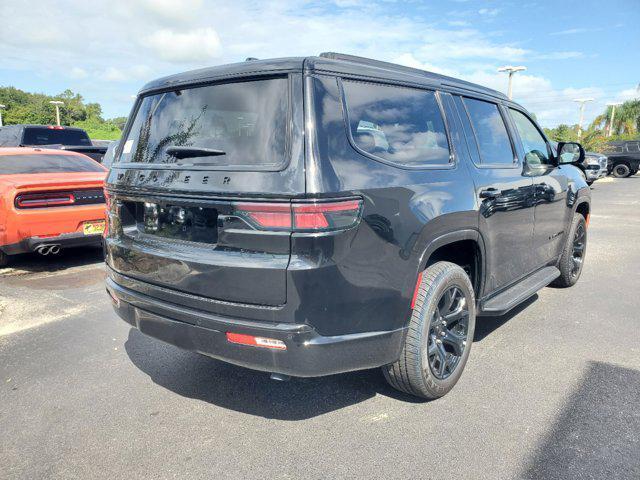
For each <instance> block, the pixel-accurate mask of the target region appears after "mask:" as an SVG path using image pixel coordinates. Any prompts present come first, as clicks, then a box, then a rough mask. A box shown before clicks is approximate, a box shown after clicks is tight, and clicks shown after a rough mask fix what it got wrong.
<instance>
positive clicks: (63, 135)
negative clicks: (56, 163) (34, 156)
mask: <svg viewBox="0 0 640 480" xmlns="http://www.w3.org/2000/svg"><path fill="white" fill-rule="evenodd" d="M58 144H59V145H85V146H91V140H89V137H88V135H87V133H86V132H84V131H82V130H67V129H61V130H60V129H56V128H48V127H27V128H25V129H24V134H23V135H22V145H58Z"/></svg>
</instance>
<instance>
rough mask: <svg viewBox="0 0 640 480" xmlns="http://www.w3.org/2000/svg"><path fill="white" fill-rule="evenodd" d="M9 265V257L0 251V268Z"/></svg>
mask: <svg viewBox="0 0 640 480" xmlns="http://www.w3.org/2000/svg"><path fill="white" fill-rule="evenodd" d="M8 263H9V255H7V254H6V253H4V252H3V251H1V250H0V267H4V266H6V265H7V264H8Z"/></svg>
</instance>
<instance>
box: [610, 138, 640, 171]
mask: <svg viewBox="0 0 640 480" xmlns="http://www.w3.org/2000/svg"><path fill="white" fill-rule="evenodd" d="M605 151H606V154H607V157H608V169H609V173H613V176H614V177H617V178H625V177H630V176H631V175H635V174H636V173H638V169H640V141H638V140H627V141H621V142H610V143H609V144H607V147H606V149H605Z"/></svg>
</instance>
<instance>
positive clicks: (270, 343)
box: [227, 332, 287, 350]
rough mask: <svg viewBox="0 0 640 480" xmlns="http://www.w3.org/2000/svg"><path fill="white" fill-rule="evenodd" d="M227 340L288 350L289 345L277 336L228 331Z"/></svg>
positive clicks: (240, 343)
mask: <svg viewBox="0 0 640 480" xmlns="http://www.w3.org/2000/svg"><path fill="white" fill-rule="evenodd" d="M227 341H228V342H229V343H237V344H239V345H250V346H252V347H262V348H271V349H274V350H286V349H287V346H286V345H285V343H284V342H283V341H282V340H277V339H275V338H265V337H254V336H253V335H244V334H242V333H232V332H227Z"/></svg>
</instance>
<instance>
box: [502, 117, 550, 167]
mask: <svg viewBox="0 0 640 480" xmlns="http://www.w3.org/2000/svg"><path fill="white" fill-rule="evenodd" d="M509 112H511V118H512V119H513V123H514V124H515V126H516V130H517V131H518V135H519V136H520V140H521V141H522V147H523V148H524V159H525V162H526V163H527V165H529V166H531V167H536V166H539V165H551V164H552V161H551V155H550V153H549V148H548V147H547V142H546V141H545V139H544V137H543V136H542V134H541V133H540V131H539V130H538V129H537V128H536V126H535V125H534V124H533V122H532V121H531V120H529V118H528V117H527V116H526V115H525V114H524V113H522V112H519V111H518V110H514V109H513V108H510V109H509Z"/></svg>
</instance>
